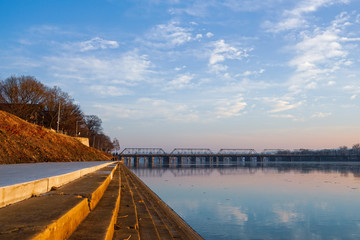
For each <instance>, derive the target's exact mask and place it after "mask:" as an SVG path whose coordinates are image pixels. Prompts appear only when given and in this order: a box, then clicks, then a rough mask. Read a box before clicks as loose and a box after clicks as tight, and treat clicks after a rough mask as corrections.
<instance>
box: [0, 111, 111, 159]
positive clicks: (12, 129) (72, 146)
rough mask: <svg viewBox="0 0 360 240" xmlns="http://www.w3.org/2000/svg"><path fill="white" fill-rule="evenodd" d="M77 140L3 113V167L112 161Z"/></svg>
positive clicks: (0, 155)
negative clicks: (37, 163) (17, 164)
mask: <svg viewBox="0 0 360 240" xmlns="http://www.w3.org/2000/svg"><path fill="white" fill-rule="evenodd" d="M110 159H111V155H109V154H105V153H104V152H101V151H98V150H96V149H94V148H91V147H86V146H85V145H83V144H81V143H80V142H79V141H78V140H76V139H74V138H72V137H69V136H66V135H62V134H57V133H55V132H52V131H50V130H48V129H46V128H44V127H41V126H38V125H35V124H31V123H28V122H26V121H24V120H22V119H20V118H18V117H16V116H14V115H12V114H9V113H7V112H4V111H0V164H10V163H30V162H31V163H33V162H70V161H101V160H110Z"/></svg>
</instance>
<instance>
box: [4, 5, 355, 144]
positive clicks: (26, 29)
mask: <svg viewBox="0 0 360 240" xmlns="http://www.w3.org/2000/svg"><path fill="white" fill-rule="evenodd" d="M0 24H1V25H0V78H1V79H5V78H7V77H9V76H10V75H13V74H15V75H32V76H35V77H36V78H37V79H38V80H40V81H41V82H43V83H44V84H46V85H48V86H54V85H57V86H59V87H60V88H61V89H62V90H64V91H65V92H68V93H69V94H70V95H71V96H72V97H73V98H74V99H75V100H76V102H77V103H79V104H80V106H81V108H82V109H83V111H84V112H85V114H96V115H98V116H99V117H100V118H101V119H102V120H103V127H104V131H105V133H106V134H108V135H109V136H111V137H117V138H118V139H119V140H120V144H121V147H122V148H123V147H163V148H164V149H166V150H170V149H172V148H175V147H209V148H211V149H213V150H214V151H216V150H218V149H220V148H255V149H257V150H258V151H261V150H262V149H265V148H281V149H297V148H312V149H319V148H336V147H339V146H342V145H346V146H348V147H351V146H352V144H354V143H357V142H360V111H359V110H360V109H359V107H360V106H359V99H360V79H359V76H360V75H359V74H360V58H359V56H360V50H359V43H360V1H357V0H296V1H295V0H294V1H293V0H238V1H236V0H222V1H215V0H192V1H180V0H149V1H142V0H133V1H127V0H108V1H106V0H102V1H100V0H77V1H70V0H64V1H54V0H48V1H40V0H33V1H20V0H0Z"/></svg>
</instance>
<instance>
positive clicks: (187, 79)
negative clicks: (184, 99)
mask: <svg viewBox="0 0 360 240" xmlns="http://www.w3.org/2000/svg"><path fill="white" fill-rule="evenodd" d="M193 78H194V75H192V74H188V73H187V74H182V75H178V76H176V78H175V79H173V80H172V81H170V82H169V83H168V84H167V86H166V87H165V88H164V90H174V89H177V90H178V89H183V88H188V87H192V86H193V84H192V83H191V80H192V79H193Z"/></svg>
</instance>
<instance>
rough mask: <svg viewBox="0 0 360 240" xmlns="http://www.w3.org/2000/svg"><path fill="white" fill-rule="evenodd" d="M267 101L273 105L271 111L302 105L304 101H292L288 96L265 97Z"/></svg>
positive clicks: (275, 111) (276, 111)
mask: <svg viewBox="0 0 360 240" xmlns="http://www.w3.org/2000/svg"><path fill="white" fill-rule="evenodd" d="M263 100H264V101H265V103H267V104H269V105H270V106H271V108H272V109H271V110H270V111H269V113H278V112H283V111H287V110H291V109H294V108H297V107H299V106H300V105H302V103H303V102H302V101H299V102H295V103H291V102H290V99H287V98H283V99H281V98H264V99H263Z"/></svg>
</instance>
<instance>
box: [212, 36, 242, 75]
mask: <svg viewBox="0 0 360 240" xmlns="http://www.w3.org/2000/svg"><path fill="white" fill-rule="evenodd" d="M212 48H213V49H212V50H211V52H210V58H209V66H210V68H211V70H212V71H214V72H221V71H226V70H227V66H226V65H222V64H219V63H222V62H224V61H226V60H228V59H235V60H241V59H243V58H246V57H248V56H249V55H248V53H247V51H249V50H248V49H240V48H236V47H234V46H231V45H230V44H227V43H225V41H224V40H223V39H221V40H219V41H216V42H214V43H213V44H212Z"/></svg>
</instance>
